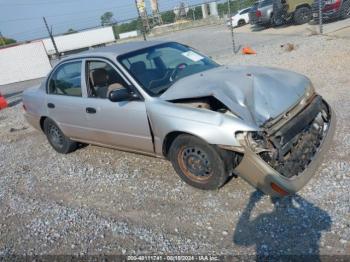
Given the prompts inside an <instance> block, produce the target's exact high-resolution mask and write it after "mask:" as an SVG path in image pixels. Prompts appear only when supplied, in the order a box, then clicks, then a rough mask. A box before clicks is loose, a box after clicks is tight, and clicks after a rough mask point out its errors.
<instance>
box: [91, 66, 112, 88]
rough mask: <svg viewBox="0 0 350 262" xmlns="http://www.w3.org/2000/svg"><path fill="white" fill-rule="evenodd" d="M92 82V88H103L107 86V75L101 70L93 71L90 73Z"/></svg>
mask: <svg viewBox="0 0 350 262" xmlns="http://www.w3.org/2000/svg"><path fill="white" fill-rule="evenodd" d="M91 73H92V75H91V76H92V77H91V78H92V79H91V80H92V82H93V85H94V86H105V85H107V84H108V79H109V77H108V73H107V71H106V70H105V69H103V68H98V69H95V70H93V71H92V72H91Z"/></svg>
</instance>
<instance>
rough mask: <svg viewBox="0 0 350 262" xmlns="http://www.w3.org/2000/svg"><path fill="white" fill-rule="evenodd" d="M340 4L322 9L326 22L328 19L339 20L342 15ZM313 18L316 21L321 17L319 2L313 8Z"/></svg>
mask: <svg viewBox="0 0 350 262" xmlns="http://www.w3.org/2000/svg"><path fill="white" fill-rule="evenodd" d="M340 7H341V5H340V4H338V3H337V4H332V5H326V6H324V5H323V7H322V18H323V19H324V20H328V19H334V18H338V17H339V15H340ZM312 16H313V18H314V19H315V20H318V16H319V6H318V2H317V1H316V2H315V4H313V6H312Z"/></svg>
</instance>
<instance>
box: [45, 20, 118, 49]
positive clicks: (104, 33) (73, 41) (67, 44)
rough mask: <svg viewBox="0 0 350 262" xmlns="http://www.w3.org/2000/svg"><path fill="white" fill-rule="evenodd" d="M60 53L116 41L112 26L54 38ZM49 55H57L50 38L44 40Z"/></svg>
mask: <svg viewBox="0 0 350 262" xmlns="http://www.w3.org/2000/svg"><path fill="white" fill-rule="evenodd" d="M54 39H55V42H56V45H57V49H58V52H60V53H63V52H68V51H73V50H79V49H83V48H88V47H92V46H97V45H102V44H107V43H111V42H114V41H115V37H114V33H113V28H112V26H108V27H102V28H97V29H92V30H86V31H82V32H78V33H72V34H68V35H60V36H55V37H54ZM43 43H44V46H45V48H46V52H47V54H48V55H53V54H55V48H54V46H53V44H52V41H51V39H50V38H46V39H43Z"/></svg>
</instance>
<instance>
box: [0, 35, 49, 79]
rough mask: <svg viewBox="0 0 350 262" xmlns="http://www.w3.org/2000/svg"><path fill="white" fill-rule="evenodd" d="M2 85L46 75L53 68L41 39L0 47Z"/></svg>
mask: <svg viewBox="0 0 350 262" xmlns="http://www.w3.org/2000/svg"><path fill="white" fill-rule="evenodd" d="M0 68H1V70H0V85H5V84H10V83H16V82H20V81H25V80H30V79H36V78H41V77H45V76H46V75H47V74H48V73H49V72H50V70H51V65H50V61H49V59H48V57H47V54H46V51H45V48H44V45H43V43H42V42H41V41H37V42H32V43H28V44H22V45H17V46H11V47H7V48H3V49H0Z"/></svg>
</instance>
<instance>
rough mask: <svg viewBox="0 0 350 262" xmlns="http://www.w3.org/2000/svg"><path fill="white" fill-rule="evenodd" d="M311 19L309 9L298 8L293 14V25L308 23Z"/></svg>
mask: <svg viewBox="0 0 350 262" xmlns="http://www.w3.org/2000/svg"><path fill="white" fill-rule="evenodd" d="M311 18H312V12H311V8H309V7H305V6H303V7H300V8H298V9H297V10H296V11H295V12H294V23H295V24H297V25H302V24H305V23H308V22H309V21H310V20H311Z"/></svg>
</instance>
